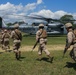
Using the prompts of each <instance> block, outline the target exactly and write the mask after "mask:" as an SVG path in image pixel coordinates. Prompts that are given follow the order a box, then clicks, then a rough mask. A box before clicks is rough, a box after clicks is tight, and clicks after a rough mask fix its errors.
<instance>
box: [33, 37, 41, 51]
mask: <svg viewBox="0 0 76 75" xmlns="http://www.w3.org/2000/svg"><path fill="white" fill-rule="evenodd" d="M39 40H40V38H38V40H37V41H36V43H35V45H34V46H33V48H32V51H33V50H34V48H35V47H36V46H37V44H38V42H39Z"/></svg>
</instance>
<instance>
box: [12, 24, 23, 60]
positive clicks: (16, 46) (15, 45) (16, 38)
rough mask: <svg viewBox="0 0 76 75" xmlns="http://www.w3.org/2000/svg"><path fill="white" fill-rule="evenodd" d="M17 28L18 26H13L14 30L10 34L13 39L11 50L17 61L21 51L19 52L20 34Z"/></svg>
mask: <svg viewBox="0 0 76 75" xmlns="http://www.w3.org/2000/svg"><path fill="white" fill-rule="evenodd" d="M18 28H19V25H18V24H15V25H14V30H13V31H12V32H11V38H12V39H13V50H14V53H15V57H16V59H17V60H19V59H20V57H21V51H19V48H20V46H21V41H22V34H21V31H20V30H19V29H18Z"/></svg>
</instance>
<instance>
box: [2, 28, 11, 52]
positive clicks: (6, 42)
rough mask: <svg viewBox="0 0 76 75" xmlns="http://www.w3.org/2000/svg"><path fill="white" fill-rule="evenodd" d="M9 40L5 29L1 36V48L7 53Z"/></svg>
mask: <svg viewBox="0 0 76 75" xmlns="http://www.w3.org/2000/svg"><path fill="white" fill-rule="evenodd" d="M9 38H10V35H9V33H8V32H7V30H6V29H5V30H4V34H3V35H2V39H3V48H4V49H5V50H6V51H7V49H9V48H10V46H9Z"/></svg>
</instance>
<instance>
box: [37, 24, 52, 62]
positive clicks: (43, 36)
mask: <svg viewBox="0 0 76 75" xmlns="http://www.w3.org/2000/svg"><path fill="white" fill-rule="evenodd" d="M43 28H44V25H43V24H40V25H39V30H38V31H37V33H36V41H37V40H38V39H39V48H38V54H39V55H40V56H41V55H42V51H44V52H45V53H46V55H47V56H48V57H49V59H50V61H51V62H52V61H53V57H50V52H49V51H48V50H47V49H46V44H47V32H46V30H44V29H43Z"/></svg>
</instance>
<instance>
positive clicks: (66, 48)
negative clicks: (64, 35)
mask: <svg viewBox="0 0 76 75" xmlns="http://www.w3.org/2000/svg"><path fill="white" fill-rule="evenodd" d="M67 50H68V40H66V45H65V49H64V51H63V57H64V55H65V53H66V52H67Z"/></svg>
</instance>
